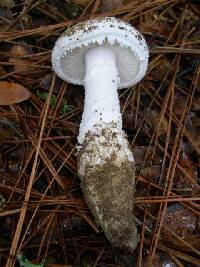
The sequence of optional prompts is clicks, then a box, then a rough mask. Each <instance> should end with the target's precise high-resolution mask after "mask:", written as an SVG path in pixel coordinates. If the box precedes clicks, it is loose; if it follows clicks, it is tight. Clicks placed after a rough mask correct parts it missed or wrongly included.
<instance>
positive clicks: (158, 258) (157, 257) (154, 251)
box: [0, 0, 200, 267]
mask: <svg viewBox="0 0 200 267" xmlns="http://www.w3.org/2000/svg"><path fill="white" fill-rule="evenodd" d="M99 16H116V17H118V18H120V19H123V20H125V21H127V22H129V23H131V24H132V25H134V26H135V27H136V28H137V29H138V30H139V31H140V32H141V33H142V34H143V35H144V37H145V39H146V41H147V43H148V46H149V49H150V58H149V66H148V71H147V74H146V75H145V77H144V79H143V80H142V81H141V82H140V83H138V84H137V85H136V86H134V87H131V88H127V89H124V90H120V91H119V98H120V105H121V110H122V114H123V128H124V130H125V132H126V133H127V135H128V139H129V142H130V145H131V149H132V151H133V154H134V158H135V163H136V180H137V182H136V190H135V207H134V211H133V213H134V217H135V222H136V224H137V227H138V232H139V233H140V242H139V244H138V246H137V248H136V250H135V252H134V253H132V254H131V253H128V252H127V251H119V250H117V249H115V248H114V247H112V245H111V244H110V243H109V242H108V241H107V240H106V238H105V236H104V234H103V232H102V230H101V229H100V227H99V226H98V225H97V224H96V223H95V220H94V218H93V216H92V214H91V213H90V211H89V209H88V208H87V205H86V203H85V201H84V197H83V195H82V191H81V188H80V180H79V178H78V175H77V156H76V153H77V149H76V147H77V135H78V131H79V124H80V120H81V114H82V111H83V103H84V88H83V87H80V86H75V85H71V84H67V83H66V82H64V81H62V80H60V79H59V78H58V77H56V75H55V74H54V72H53V71H52V66H51V51H52V48H53V46H54V44H55V41H56V40H57V38H58V37H59V36H60V34H61V33H62V32H63V31H64V30H65V29H67V28H69V27H71V26H72V25H74V24H76V23H77V22H80V21H85V20H88V19H90V18H96V17H99ZM199 18H200V2H199V1H197V0H196V1H192V0H191V1H186V0H143V1H141V0H132V1H127V0H124V1H122V0H115V1H114V0H110V1H109V3H108V1H105V0H104V1H103V0H102V1H101V0H90V1H87V0H76V1H67V0H66V1H64V0H63V1H59V0H15V1H14V0H1V1H0V58H1V59H0V77H1V80H0V266H2V267H3V266H6V267H12V266H25V267H33V266H47V267H66V266H73V267H75V266H77V267H78V266H80V267H81V266H85V267H86V266H88V267H90V266H93V267H95V266H99V267H100V266H101V267H107V266H108V267H118V266H127V267H128V266H137V267H148V266H154V267H166V266H167V267H176V266H178V267H183V266H184V267H187V266H188V267H194V266H198V267H199V266H200V221H199V215H200V184H199V183H200V160H199V159H200V158H199V156H200V119H199V118H200V75H199V72H200V67H199V60H200V19H199ZM17 255H18V256H17Z"/></svg>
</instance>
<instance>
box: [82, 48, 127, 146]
mask: <svg viewBox="0 0 200 267" xmlns="http://www.w3.org/2000/svg"><path fill="white" fill-rule="evenodd" d="M85 64H86V76H85V105H84V111H83V116H82V122H81V125H80V130H79V136H78V141H79V143H80V144H82V143H83V141H84V139H85V134H86V133H87V132H88V131H92V132H93V131H94V125H103V124H104V123H109V122H113V123H115V124H116V126H117V128H119V129H122V116H121V112H120V105H119V99H118V93H117V88H118V85H119V82H120V81H119V76H118V70H117V66H116V56H115V53H114V51H113V50H112V49H111V48H107V47H95V48H90V49H89V50H88V51H87V53H86V55H85Z"/></svg>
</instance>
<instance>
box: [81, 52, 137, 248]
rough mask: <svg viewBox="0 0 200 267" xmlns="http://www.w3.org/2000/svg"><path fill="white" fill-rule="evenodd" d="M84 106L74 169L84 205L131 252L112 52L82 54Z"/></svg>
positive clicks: (129, 162)
mask: <svg viewBox="0 0 200 267" xmlns="http://www.w3.org/2000/svg"><path fill="white" fill-rule="evenodd" d="M85 61H86V77H85V106H84V112H83V118H82V122H81V126H80V133H79V142H80V143H81V144H82V147H81V149H80V150H79V155H78V173H79V177H80V178H81V187H82V190H83V194H84V196H85V199H86V201H87V204H88V206H89V208H90V210H91V211H92V213H93V215H94V216H95V219H96V222H97V223H98V224H100V225H101V227H102V229H103V231H104V233H105V235H106V237H107V238H108V239H109V240H110V241H111V242H112V244H114V245H115V246H117V247H120V248H126V249H129V250H131V251H133V250H134V249H135V247H136V245H137V242H138V235H137V228H136V226H135V224H134V219H133V214H132V212H133V205H134V201H133V198H134V184H135V167H134V159H133V155H132V152H131V150H130V149H129V145H128V140H127V136H126V134H125V133H124V131H123V130H122V116H121V113H120V105H119V99H118V94H117V88H118V84H119V78H118V71H117V67H116V64H115V61H116V59H115V54H114V52H113V51H112V50H111V49H109V48H105V47H99V48H92V49H89V50H88V52H87V53H86V56H85Z"/></svg>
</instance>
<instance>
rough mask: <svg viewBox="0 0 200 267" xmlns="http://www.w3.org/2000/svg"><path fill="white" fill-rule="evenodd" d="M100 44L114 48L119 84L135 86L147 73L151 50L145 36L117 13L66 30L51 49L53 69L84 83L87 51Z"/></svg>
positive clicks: (120, 85) (70, 79)
mask: <svg viewBox="0 0 200 267" xmlns="http://www.w3.org/2000/svg"><path fill="white" fill-rule="evenodd" d="M97 46H104V47H112V49H113V50H114V52H115V54H116V58H117V62H116V63H117V68H118V72H119V77H120V84H119V88H125V87H129V86H132V85H134V84H136V83H137V82H139V81H140V80H141V79H142V78H143V76H144V75H145V73H146V69H147V64H148V56H149V52H148V47H147V45H146V42H145V40H144V38H143V36H142V35H141V34H140V33H139V32H138V31H137V30H136V29H135V28H134V27H132V26H131V25H130V24H128V23H126V22H124V21H121V20H119V19H116V18H114V17H106V18H100V19H94V20H89V21H86V22H83V23H79V24H77V25H75V26H73V27H71V28H70V29H68V30H66V31H65V32H64V33H63V34H62V35H61V37H60V38H59V39H58V40H57V42H56V44H55V46H54V49H53V52H52V66H53V69H54V71H55V72H56V74H57V75H58V76H59V77H60V78H61V79H63V80H65V81H68V82H70V83H73V84H79V85H84V79H85V71H86V68H85V60H84V57H85V53H86V51H87V50H88V49H90V48H92V47H97ZM105 63H106V62H105Z"/></svg>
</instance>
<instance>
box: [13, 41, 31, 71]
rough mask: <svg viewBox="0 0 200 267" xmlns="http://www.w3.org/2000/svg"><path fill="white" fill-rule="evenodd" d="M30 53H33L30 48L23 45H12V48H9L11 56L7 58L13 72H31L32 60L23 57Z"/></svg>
mask: <svg viewBox="0 0 200 267" xmlns="http://www.w3.org/2000/svg"><path fill="white" fill-rule="evenodd" d="M31 54H33V52H32V50H31V49H30V48H29V49H28V48H26V47H25V46H23V45H13V47H12V49H11V50H10V55H11V57H10V58H9V62H10V63H13V66H14V71H15V72H17V73H18V74H21V75H23V74H24V75H25V74H26V75H27V74H29V73H32V71H33V67H32V64H33V62H32V61H31V60H30V59H27V58H23V57H24V56H28V55H31Z"/></svg>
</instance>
